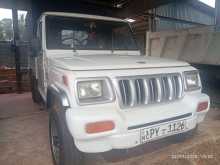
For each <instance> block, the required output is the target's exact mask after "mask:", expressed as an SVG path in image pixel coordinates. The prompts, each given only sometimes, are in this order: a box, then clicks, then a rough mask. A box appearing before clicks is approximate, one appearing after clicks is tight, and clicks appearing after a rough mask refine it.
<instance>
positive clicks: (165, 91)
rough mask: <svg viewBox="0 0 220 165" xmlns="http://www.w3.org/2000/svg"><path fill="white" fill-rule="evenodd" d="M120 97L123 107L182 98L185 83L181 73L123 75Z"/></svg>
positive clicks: (120, 82)
mask: <svg viewBox="0 0 220 165" xmlns="http://www.w3.org/2000/svg"><path fill="white" fill-rule="evenodd" d="M118 85H119V97H120V100H121V105H122V106H123V107H135V106H139V105H148V104H155V103H161V102H168V101H174V100H177V99H180V98H181V97H182V93H183V83H182V78H181V75H180V74H177V73H175V74H166V75H152V76H148V75H147V76H134V77H121V78H119V80H118Z"/></svg>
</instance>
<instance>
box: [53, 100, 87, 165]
mask: <svg viewBox="0 0 220 165" xmlns="http://www.w3.org/2000/svg"><path fill="white" fill-rule="evenodd" d="M49 113H50V116H49V137H50V146H51V153H52V157H53V162H54V165H82V160H83V159H82V158H83V157H82V153H81V152H80V151H79V150H78V149H77V148H76V146H75V144H74V140H73V138H72V136H71V134H70V132H69V130H68V128H67V125H66V122H65V121H66V120H65V113H64V110H62V107H61V106H60V104H59V101H53V105H52V107H51V109H50V112H49Z"/></svg>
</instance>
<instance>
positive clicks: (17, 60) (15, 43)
mask: <svg viewBox="0 0 220 165" xmlns="http://www.w3.org/2000/svg"><path fill="white" fill-rule="evenodd" d="M14 2H15V1H14ZM12 20H13V32H14V39H13V45H12V46H13V50H14V55H15V67H16V88H17V92H18V93H21V61H20V52H19V46H18V43H19V39H20V38H19V29H18V10H17V9H16V8H12Z"/></svg>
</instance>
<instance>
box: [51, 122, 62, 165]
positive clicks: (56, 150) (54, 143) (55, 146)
mask: <svg viewBox="0 0 220 165" xmlns="http://www.w3.org/2000/svg"><path fill="white" fill-rule="evenodd" d="M50 141H51V150H52V154H53V158H54V160H55V162H56V164H57V165H59V162H60V139H59V136H58V130H57V126H56V123H55V120H54V119H51V123H50Z"/></svg>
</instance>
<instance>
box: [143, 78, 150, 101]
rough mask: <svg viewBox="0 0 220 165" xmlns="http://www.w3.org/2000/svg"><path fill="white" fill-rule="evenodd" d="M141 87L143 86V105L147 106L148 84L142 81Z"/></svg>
mask: <svg viewBox="0 0 220 165" xmlns="http://www.w3.org/2000/svg"><path fill="white" fill-rule="evenodd" d="M143 86H144V99H143V100H144V104H148V102H149V87H148V82H147V80H146V79H144V80H143Z"/></svg>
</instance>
